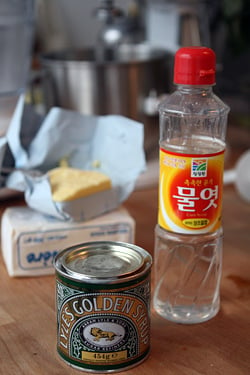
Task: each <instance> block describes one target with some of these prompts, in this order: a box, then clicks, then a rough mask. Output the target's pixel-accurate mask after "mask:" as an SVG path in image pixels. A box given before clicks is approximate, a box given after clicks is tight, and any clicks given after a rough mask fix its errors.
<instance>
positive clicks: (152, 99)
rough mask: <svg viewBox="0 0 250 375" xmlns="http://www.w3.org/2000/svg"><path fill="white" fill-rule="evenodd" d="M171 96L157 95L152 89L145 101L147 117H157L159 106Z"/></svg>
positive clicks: (144, 109)
mask: <svg viewBox="0 0 250 375" xmlns="http://www.w3.org/2000/svg"><path fill="white" fill-rule="evenodd" d="M168 96H169V94H167V93H164V94H161V95H157V91H156V90H155V89H151V90H150V92H149V95H148V96H147V97H146V98H145V99H144V101H143V112H144V114H145V115H147V116H156V115H158V106H159V104H160V103H161V102H162V101H163V100H164V99H166V98H167V97H168Z"/></svg>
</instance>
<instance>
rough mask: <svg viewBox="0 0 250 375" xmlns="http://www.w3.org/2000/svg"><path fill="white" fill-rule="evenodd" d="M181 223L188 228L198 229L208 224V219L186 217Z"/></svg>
mask: <svg viewBox="0 0 250 375" xmlns="http://www.w3.org/2000/svg"><path fill="white" fill-rule="evenodd" d="M183 224H184V225H185V226H186V227H188V228H193V229H199V228H204V227H206V226H207V225H208V224H209V220H208V219H186V220H183Z"/></svg>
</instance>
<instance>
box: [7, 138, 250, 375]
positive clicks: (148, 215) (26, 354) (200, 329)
mask: <svg viewBox="0 0 250 375" xmlns="http://www.w3.org/2000/svg"><path fill="white" fill-rule="evenodd" d="M232 139H233V138H232ZM248 140H249V138H248ZM245 142H248V141H246V138H244V137H243V139H242V143H243V144H242V145H241V146H243V147H239V146H238V145H239V143H237V144H234V140H232V148H233V153H232V155H231V158H235V155H236V154H237V153H239V152H240V151H242V149H243V148H244V147H245V146H246V144H245ZM237 147H238V149H237ZM248 147H249V143H248ZM245 148H246V147H245ZM231 160H232V159H231ZM17 204H23V202H22V200H20V199H11V200H7V201H6V202H3V201H2V202H0V214H1V212H2V211H3V210H4V208H5V207H7V206H11V205H17ZM125 206H126V207H127V208H128V209H129V211H130V213H131V215H132V216H133V217H134V218H135V219H136V226H137V230H136V243H137V244H138V245H140V246H142V247H143V248H145V249H147V250H148V251H149V252H150V253H152V254H153V243H154V227H155V224H156V217H157V188H151V189H146V190H141V191H135V192H134V193H133V194H132V195H131V196H130V198H129V199H128V200H127V202H126V204H125ZM223 210H224V212H223V213H224V225H223V226H224V236H225V238H224V262H223V276H222V282H221V309H220V312H219V313H218V315H217V316H216V317H215V318H213V319H212V320H210V321H208V322H206V323H202V324H196V325H190V326H189V325H179V324H175V323H171V322H168V321H166V320H164V319H163V318H161V317H159V316H158V315H157V314H156V313H155V312H154V311H152V329H151V352H150V355H149V357H148V359H146V360H145V361H144V362H143V363H142V364H140V365H139V366H137V367H134V368H133V369H130V370H127V371H126V372H125V371H124V372H122V373H121V374H127V375H132V374H133V375H139V374H140V375H155V374H158V375H204V374H206V375H217V374H220V375H249V374H250V204H249V203H248V204H247V203H246V202H244V201H242V200H241V199H240V197H239V196H238V195H237V193H236V191H235V189H234V187H233V186H227V187H225V189H224V208H223ZM0 285H1V287H0V290H1V295H0V374H3V375H57V374H58V375H59V374H60V375H66V374H67V375H73V374H77V373H79V372H78V371H77V370H74V369H72V368H71V367H69V366H67V365H66V364H64V362H63V361H62V360H61V359H60V358H59V357H58V355H57V352H56V316H55V278H54V276H43V277H30V278H10V277H9V276H8V274H7V271H6V269H5V266H4V264H3V261H2V258H0Z"/></svg>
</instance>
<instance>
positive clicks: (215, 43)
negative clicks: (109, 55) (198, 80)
mask: <svg viewBox="0 0 250 375" xmlns="http://www.w3.org/2000/svg"><path fill="white" fill-rule="evenodd" d="M36 6H37V9H36V12H37V22H36V38H35V52H36V53H41V52H42V53H44V52H48V51H52V50H61V49H65V48H73V49H79V48H86V47H89V46H95V45H97V43H100V39H101V38H103V41H104V43H105V42H106V43H113V44H114V45H115V44H118V43H126V42H129V43H138V42H141V41H147V42H148V43H149V44H150V45H151V46H153V47H157V48H162V49H166V51H168V52H169V51H170V52H173V53H174V52H175V50H176V49H177V48H178V47H180V46H184V45H200V44H203V45H209V46H210V47H212V48H213V49H214V50H215V52H216V55H217V64H218V73H217V86H216V90H217V91H219V93H220V94H221V95H223V96H226V97H227V100H228V101H230V103H229V104H230V105H231V106H233V109H234V108H235V110H240V111H243V112H245V111H246V112H248V111H249V96H250V70H249V62H250V2H249V0H208V1H203V0H172V1H171V0H137V1H136V0H116V1H98V0H92V1H86V0H83V1H82V0H71V1H70V2H69V1H67V0H37V4H36ZM105 9H106V12H107V13H109V12H110V14H109V15H110V16H111V17H110V19H108V15H107V14H106V15H105ZM112 17H113V18H112ZM108 29H109V31H112V30H113V31H114V30H115V29H116V30H118V32H117V35H116V36H114V39H112V36H111V33H110V34H108ZM111 29H112V30H111ZM113 34H115V33H113ZM170 77H171V74H170ZM168 79H169V77H168ZM170 79H171V78H170ZM168 84H169V81H168V80H167V78H166V88H168V87H169V86H168ZM231 99H233V102H231ZM242 122H243V123H244V119H242Z"/></svg>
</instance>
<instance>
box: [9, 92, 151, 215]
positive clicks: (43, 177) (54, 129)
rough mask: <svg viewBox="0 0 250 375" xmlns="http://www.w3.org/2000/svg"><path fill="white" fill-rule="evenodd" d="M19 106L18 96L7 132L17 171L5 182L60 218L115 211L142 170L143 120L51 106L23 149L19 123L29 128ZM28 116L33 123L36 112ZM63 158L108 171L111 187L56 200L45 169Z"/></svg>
mask: <svg viewBox="0 0 250 375" xmlns="http://www.w3.org/2000/svg"><path fill="white" fill-rule="evenodd" d="M23 105H24V104H23V102H22V100H21V99H20V101H19V103H18V105H17V108H16V111H15V113H14V116H13V119H12V122H11V124H10V127H9V130H8V133H7V141H8V145H9V148H10V150H11V152H12V154H13V157H14V159H15V171H14V172H13V173H11V174H10V175H9V176H8V178H7V179H6V186H7V187H8V188H10V189H15V190H19V191H23V192H24V196H25V200H26V203H27V205H28V206H30V207H31V208H33V209H35V210H37V211H40V212H42V213H45V214H47V215H51V216H54V217H56V218H58V219H61V220H66V221H81V220H89V219H91V218H93V217H95V216H98V215H101V214H103V213H105V212H108V211H110V210H113V209H115V208H116V207H118V206H119V205H120V204H121V203H122V202H123V201H124V200H126V199H127V198H128V196H129V195H130V193H131V192H132V191H133V190H134V187H135V183H136V180H137V178H138V176H139V175H140V174H141V173H142V172H143V171H144V170H145V169H146V161H145V154H144V146H143V138H144V128H143V124H141V123H138V122H136V121H133V120H130V119H128V118H125V117H123V116H117V115H107V116H87V115H82V114H80V113H78V112H74V111H69V110H64V109H61V108H52V109H51V110H50V112H49V113H48V115H47V116H46V117H45V118H44V119H43V121H42V122H41V124H39V126H37V132H36V134H35V135H34V138H33V139H32V140H31V142H30V143H29V144H28V146H26V147H25V148H24V147H23V144H22V141H21V139H20V134H21V133H22V134H23V135H25V129H23V127H22V126H24V127H27V128H28V121H25V118H24V114H25V111H24V112H23ZM30 117H31V118H33V124H32V125H31V126H33V127H35V128H36V125H35V124H34V116H33V117H32V116H30ZM21 130H22V132H21ZM27 132H28V129H27V130H26V133H27ZM62 159H64V160H66V161H67V163H68V165H69V166H70V167H72V168H78V169H83V170H97V171H99V172H102V173H104V174H106V175H107V176H109V178H110V179H111V182H112V189H111V190H110V191H105V192H101V193H96V194H94V195H93V196H88V197H85V198H82V199H81V198H80V199H76V200H72V201H68V202H60V203H58V202H54V201H53V199H52V193H51V189H50V184H49V179H48V176H47V172H48V171H49V170H50V169H52V168H55V167H57V166H58V165H59V163H60V161H61V160H62Z"/></svg>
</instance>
